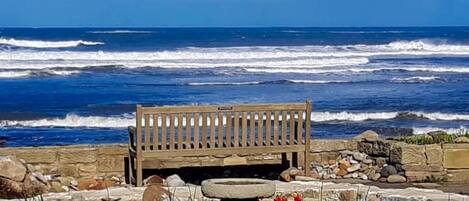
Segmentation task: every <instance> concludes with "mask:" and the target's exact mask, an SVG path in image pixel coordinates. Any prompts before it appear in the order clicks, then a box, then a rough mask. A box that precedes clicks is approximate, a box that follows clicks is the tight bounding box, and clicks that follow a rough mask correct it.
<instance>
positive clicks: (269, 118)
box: [265, 111, 272, 146]
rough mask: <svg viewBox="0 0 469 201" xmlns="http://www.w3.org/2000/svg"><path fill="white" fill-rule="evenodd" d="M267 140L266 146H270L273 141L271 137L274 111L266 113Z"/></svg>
mask: <svg viewBox="0 0 469 201" xmlns="http://www.w3.org/2000/svg"><path fill="white" fill-rule="evenodd" d="M265 119H266V120H265V141H266V142H267V143H266V146H270V145H271V143H270V139H271V135H272V134H271V133H270V132H271V128H272V125H271V124H272V122H271V121H272V113H271V112H270V111H268V112H267V113H266V114H265Z"/></svg>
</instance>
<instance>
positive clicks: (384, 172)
mask: <svg viewBox="0 0 469 201" xmlns="http://www.w3.org/2000/svg"><path fill="white" fill-rule="evenodd" d="M380 174H381V176H383V177H388V176H389V175H395V174H397V170H396V168H395V167H394V166H392V165H388V166H386V167H383V169H381V172H380Z"/></svg>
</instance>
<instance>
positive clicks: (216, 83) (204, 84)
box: [187, 82, 261, 86]
mask: <svg viewBox="0 0 469 201" xmlns="http://www.w3.org/2000/svg"><path fill="white" fill-rule="evenodd" d="M253 84H261V82H190V83H188V84H187V85H191V86H211V85H253Z"/></svg>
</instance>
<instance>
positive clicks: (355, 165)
mask: <svg viewBox="0 0 469 201" xmlns="http://www.w3.org/2000/svg"><path fill="white" fill-rule="evenodd" d="M359 169H360V164H353V165H352V166H350V167H349V168H347V172H355V171H357V170H359Z"/></svg>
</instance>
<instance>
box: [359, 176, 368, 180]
mask: <svg viewBox="0 0 469 201" xmlns="http://www.w3.org/2000/svg"><path fill="white" fill-rule="evenodd" d="M360 179H363V180H368V176H366V175H362V176H361V177H360Z"/></svg>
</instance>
